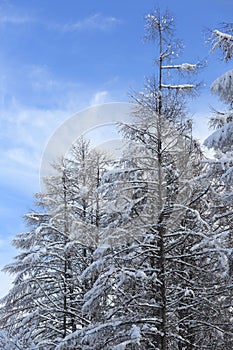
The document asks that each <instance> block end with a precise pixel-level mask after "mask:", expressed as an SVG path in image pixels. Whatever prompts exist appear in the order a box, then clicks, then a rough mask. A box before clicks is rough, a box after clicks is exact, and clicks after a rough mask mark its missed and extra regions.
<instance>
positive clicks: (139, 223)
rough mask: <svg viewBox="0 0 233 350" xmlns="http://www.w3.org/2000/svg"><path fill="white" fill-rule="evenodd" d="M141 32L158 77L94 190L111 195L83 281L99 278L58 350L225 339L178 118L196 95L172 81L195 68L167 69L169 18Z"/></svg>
mask: <svg viewBox="0 0 233 350" xmlns="http://www.w3.org/2000/svg"><path fill="white" fill-rule="evenodd" d="M146 30H147V38H148V39H150V40H153V41H154V42H155V43H157V44H158V45H157V47H158V60H156V63H157V67H158V74H157V76H156V77H153V78H152V79H150V80H148V81H147V82H146V86H145V91H144V92H143V93H138V94H133V96H132V98H133V103H134V104H133V105H134V106H133V112H132V114H133V118H134V122H133V123H132V124H128V125H124V126H122V133H123V136H124V138H125V139H126V140H128V142H129V144H130V149H129V150H128V151H127V152H126V154H125V157H124V158H123V159H122V160H121V162H120V163H119V164H118V168H117V169H112V170H111V171H109V173H107V174H105V176H104V178H103V182H102V185H101V189H102V190H104V191H105V192H104V193H105V194H106V196H107V197H108V194H109V193H110V192H111V195H110V196H109V197H108V198H109V206H108V214H109V215H110V217H111V221H110V222H109V223H108V225H107V226H106V227H104V230H103V231H104V234H105V237H107V238H109V242H108V241H107V240H106V241H105V245H103V246H99V247H98V248H97V250H96V251H95V252H94V261H93V263H92V264H91V265H90V266H89V267H88V269H87V270H86V271H84V273H83V274H82V278H83V279H84V280H88V279H91V278H92V276H93V275H94V276H97V278H96V277H95V282H94V284H93V286H92V288H91V289H90V290H89V291H88V292H87V293H86V295H85V297H84V305H83V308H82V311H83V316H85V317H87V316H89V317H90V320H91V323H90V325H88V326H87V327H86V329H85V328H83V329H82V330H80V331H79V330H78V331H77V332H75V333H74V334H73V335H72V337H69V339H67V341H66V339H65V340H64V342H62V343H61V344H60V345H59V346H58V349H59V350H60V349H69V346H71V348H72V346H74V345H75V346H76V347H77V349H85V350H90V349H96V350H97V349H106V350H107V349H109V350H110V349H114V350H119V349H147V350H148V349H156V350H167V349H178V350H181V349H183V350H184V349H185V350H191V349H203V348H209V349H214V344H215V343H216V338H217V337H218V335H217V334H216V332H217V331H219V332H220V331H221V330H222V328H221V327H220V326H219V325H218V324H215V322H216V318H217V316H218V315H217V312H218V307H217V306H216V305H215V304H213V303H216V302H217V300H216V298H215V294H214V293H213V289H214V283H213V282H212V280H213V279H214V282H216V278H215V275H216V273H217V272H216V269H217V267H216V265H217V261H219V252H217V249H216V245H215V244H213V243H211V242H212V236H211V234H212V232H211V230H210V227H209V224H208V221H206V217H207V216H206V215H207V212H208V210H209V207H208V203H206V201H207V198H208V197H207V195H208V191H209V183H208V181H207V180H206V178H205V176H201V171H202V167H203V165H202V162H201V159H202V153H201V150H200V147H199V145H198V143H197V141H195V140H194V139H193V136H192V122H191V121H190V120H189V119H187V117H186V109H185V102H186V96H187V93H188V94H190V93H192V92H193V91H194V90H195V88H196V85H195V84H194V83H193V82H192V81H191V82H188V83H186V82H185V83H182V81H181V82H180V81H179V82H177V80H176V79H178V75H179V74H176V73H181V79H182V77H184V76H186V74H185V73H187V75H188V76H190V75H189V74H190V73H191V76H190V77H192V73H194V72H195V71H196V69H197V68H198V65H196V64H189V63H183V64H174V63H173V60H174V59H175V58H177V54H178V53H179V50H180V47H181V45H180V42H178V41H175V40H174V36H173V33H174V23H173V19H172V18H171V16H170V15H169V14H168V13H165V14H164V15H161V14H160V13H159V11H155V12H154V13H152V14H150V15H148V16H147V17H146ZM108 189H110V190H108ZM216 330H217V331H216ZM215 331H216V332H215ZM69 344H70V345H69ZM215 348H216V349H217V347H215Z"/></svg>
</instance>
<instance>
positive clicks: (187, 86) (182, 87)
mask: <svg viewBox="0 0 233 350" xmlns="http://www.w3.org/2000/svg"><path fill="white" fill-rule="evenodd" d="M161 86H162V88H166V89H177V90H191V89H195V88H196V87H197V86H196V85H193V84H179V85H169V84H162V85H161Z"/></svg>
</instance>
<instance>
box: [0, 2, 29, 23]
mask: <svg viewBox="0 0 233 350" xmlns="http://www.w3.org/2000/svg"><path fill="white" fill-rule="evenodd" d="M33 21H34V19H33V16H32V15H29V13H26V12H25V11H23V10H22V9H21V7H20V6H19V7H18V6H15V5H13V4H12V3H11V2H10V1H2V2H1V3H0V25H8V24H10V25H23V24H26V23H30V22H33Z"/></svg>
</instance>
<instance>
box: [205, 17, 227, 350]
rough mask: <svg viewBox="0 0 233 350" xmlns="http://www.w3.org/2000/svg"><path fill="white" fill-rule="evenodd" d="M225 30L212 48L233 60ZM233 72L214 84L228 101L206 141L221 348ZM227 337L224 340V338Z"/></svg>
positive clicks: (214, 89)
mask: <svg viewBox="0 0 233 350" xmlns="http://www.w3.org/2000/svg"><path fill="white" fill-rule="evenodd" d="M222 30H223V31H219V30H217V29H216V30H214V31H213V33H212V38H214V40H213V42H212V50H215V49H216V48H218V49H220V50H221V52H222V53H223V60H224V61H226V62H227V61H230V60H231V59H232V52H233V51H232V50H233V46H232V43H233V36H232V34H233V31H232V24H225V25H224V26H223V28H222ZM232 74H233V71H232V70H229V71H227V72H226V73H224V74H223V75H222V76H220V77H219V78H217V79H216V80H215V81H214V82H213V83H212V85H211V91H212V93H214V94H216V95H217V96H218V97H219V99H220V100H221V101H222V102H223V103H224V104H225V106H226V109H225V110H224V111H217V110H215V109H213V113H212V116H211V118H210V127H211V128H212V129H213V130H214V131H213V132H212V134H211V135H210V136H209V137H208V138H207V139H206V140H205V142H204V144H205V145H206V146H207V147H208V148H209V149H212V150H213V151H214V152H215V154H214V157H213V159H209V160H208V169H207V170H208V172H207V174H208V177H209V179H210V181H211V192H210V196H211V200H212V202H213V204H212V207H211V210H210V217H211V220H210V224H211V226H212V230H213V239H214V240H215V241H216V242H217V246H218V249H219V251H221V265H222V269H221V275H220V276H219V279H220V280H222V291H221V293H219V295H218V297H217V300H218V303H219V305H220V307H221V309H222V312H221V313H220V316H219V322H220V323H222V325H223V328H224V330H225V334H224V332H222V333H221V334H220V337H219V340H220V344H221V346H220V345H219V348H220V349H226V348H227V349H230V348H231V346H232V345H231V343H232V339H233V328H232V298H233V285H232V266H233V253H232V252H233V236H232V226H233V215H232V214H233V207H232V199H233V161H232V160H233V109H232V103H233V85H232ZM222 339H224V341H222V343H221V340H222Z"/></svg>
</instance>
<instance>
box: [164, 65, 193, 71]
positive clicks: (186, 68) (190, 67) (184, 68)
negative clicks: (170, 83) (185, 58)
mask: <svg viewBox="0 0 233 350" xmlns="http://www.w3.org/2000/svg"><path fill="white" fill-rule="evenodd" d="M197 68H198V65H197V64H190V63H182V64H176V65H167V66H162V69H179V70H182V71H185V72H193V71H195V70H196V69H197Z"/></svg>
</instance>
